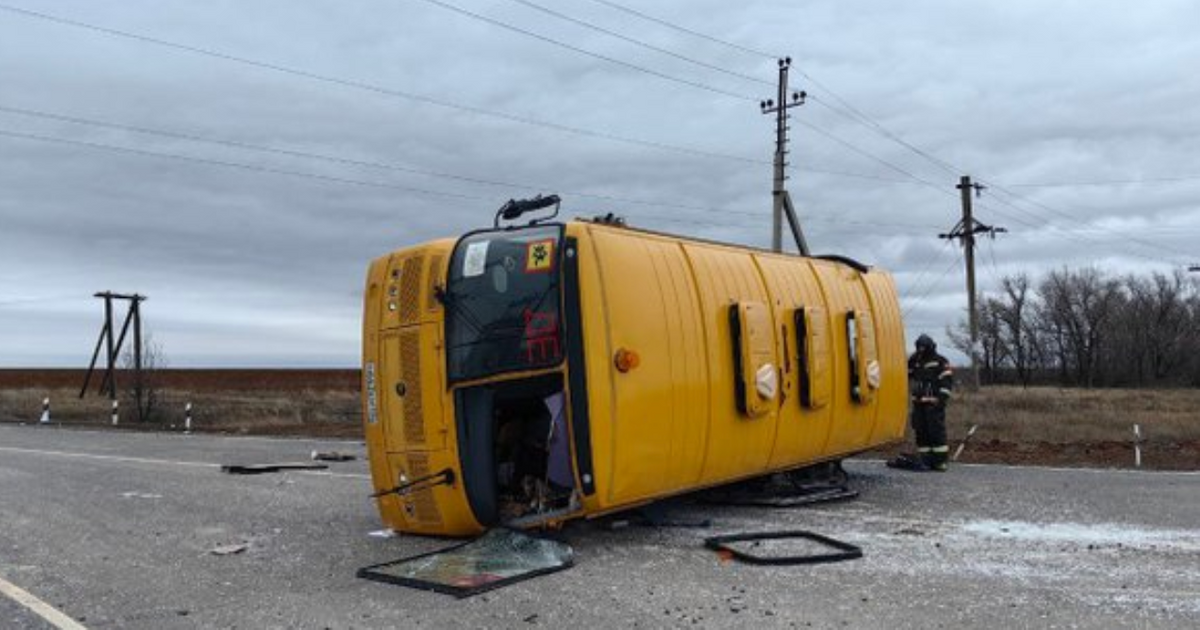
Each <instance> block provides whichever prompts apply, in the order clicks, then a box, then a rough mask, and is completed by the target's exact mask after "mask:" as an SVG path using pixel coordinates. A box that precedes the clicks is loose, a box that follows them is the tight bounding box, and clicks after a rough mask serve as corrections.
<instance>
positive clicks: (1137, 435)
mask: <svg viewBox="0 0 1200 630" xmlns="http://www.w3.org/2000/svg"><path fill="white" fill-rule="evenodd" d="M1133 467H1134V468H1141V467H1142V428H1141V427H1140V426H1138V425H1136V424H1135V425H1133Z"/></svg>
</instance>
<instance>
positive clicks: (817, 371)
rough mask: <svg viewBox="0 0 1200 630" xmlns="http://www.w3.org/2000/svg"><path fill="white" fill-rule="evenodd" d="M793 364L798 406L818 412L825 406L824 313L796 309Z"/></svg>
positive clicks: (826, 354)
mask: <svg viewBox="0 0 1200 630" xmlns="http://www.w3.org/2000/svg"><path fill="white" fill-rule="evenodd" d="M792 322H793V324H794V327H795V329H796V351H797V353H798V355H799V356H798V357H797V359H796V363H797V365H798V366H799V368H800V404H802V405H804V406H805V407H808V408H809V409H820V408H821V407H824V406H825V405H828V404H829V377H830V374H829V332H828V331H829V324H828V321H827V320H826V319H825V309H822V308H820V307H816V306H809V307H805V308H799V309H796V311H795V312H794V313H793V315H792Z"/></svg>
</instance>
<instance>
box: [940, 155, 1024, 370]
mask: <svg viewBox="0 0 1200 630" xmlns="http://www.w3.org/2000/svg"><path fill="white" fill-rule="evenodd" d="M957 188H958V189H959V191H961V193H962V219H961V220H960V221H959V222H958V225H956V226H954V229H953V230H950V232H949V233H946V234H939V235H938V236H939V237H940V238H945V239H958V241H959V242H960V243H961V244H962V246H963V249H964V257H965V258H966V263H967V322H968V323H967V326H968V327H969V328H970V334H971V375H970V378H969V380H968V381H967V387H968V388H970V389H971V390H972V391H974V390H978V389H979V311H978V309H977V305H976V303H975V301H976V297H977V294H976V292H975V235H976V234H988V235H990V236H992V237H995V235H996V234H997V233H1000V232H1007V231H1008V230H1006V229H1004V228H1002V227H992V226H990V225H984V224H982V223H979V222H978V221H976V220H975V215H974V212H973V210H972V208H971V193H972V192H974V193H975V196H976V197H978V196H979V195H980V194H981V193H982V192H983V190H984V189H985V188H986V186H983V185H982V184H974V183H971V176H970V175H963V176H962V177H961V178H959V180H958V186H957Z"/></svg>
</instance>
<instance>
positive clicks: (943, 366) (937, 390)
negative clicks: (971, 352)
mask: <svg viewBox="0 0 1200 630" xmlns="http://www.w3.org/2000/svg"><path fill="white" fill-rule="evenodd" d="M908 383H909V392H910V394H911V402H912V406H911V410H912V413H911V416H910V418H911V422H912V428H913V432H914V433H916V436H917V454H916V456H915V457H914V456H911V455H901V456H899V457H897V458H896V459H893V460H892V461H889V462H888V465H889V466H891V467H893V468H905V469H910V470H936V471H942V472H944V471H945V470H946V466H947V463H948V462H949V460H950V447H949V446H948V445H947V444H946V402H947V401H949V400H950V396H951V395H952V393H953V390H954V371H953V370H952V369H950V362H949V361H947V360H946V357H943V356H942V355H940V354H938V353H937V344H936V343H934V341H933V339H931V338H930V337H929V335H921V336H920V337H917V351H916V352H914V353H913V354H912V356H910V357H909V358H908Z"/></svg>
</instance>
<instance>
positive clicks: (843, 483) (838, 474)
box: [701, 462, 858, 508]
mask: <svg viewBox="0 0 1200 630" xmlns="http://www.w3.org/2000/svg"><path fill="white" fill-rule="evenodd" d="M849 483H850V477H849V475H848V474H847V473H846V471H845V469H843V468H842V465H841V462H831V463H829V464H823V465H822V464H818V465H817V466H813V467H810V468H806V469H800V470H797V471H791V472H787V473H781V474H777V475H772V476H770V477H764V478H759V479H752V480H750V481H745V482H742V483H739V484H734V485H732V486H724V487H720V488H714V489H712V490H709V491H707V492H705V493H704V494H702V495H701V500H702V501H704V502H705V503H714V504H720V505H738V506H745V507H774V508H791V507H801V506H805V505H812V504H815V503H829V502H833V501H847V500H850V499H854V498H857V497H858V490H854V489H852V488H851V487H850V485H849Z"/></svg>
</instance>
